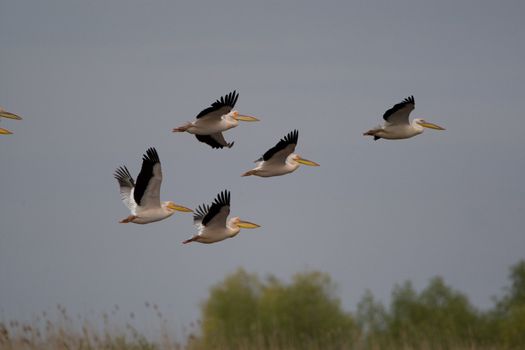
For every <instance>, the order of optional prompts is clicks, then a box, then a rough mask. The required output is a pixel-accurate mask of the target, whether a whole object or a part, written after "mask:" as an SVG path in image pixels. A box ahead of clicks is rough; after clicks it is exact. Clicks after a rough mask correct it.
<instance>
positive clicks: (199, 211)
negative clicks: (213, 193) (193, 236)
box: [193, 203, 210, 222]
mask: <svg viewBox="0 0 525 350" xmlns="http://www.w3.org/2000/svg"><path fill="white" fill-rule="evenodd" d="M209 211H210V206H209V205H206V204H205V203H203V204H201V205H199V206H198V207H197V208H196V209H195V214H193V221H194V222H195V221H199V220H202V219H203V218H204V217H205V216H206V214H208V212H209Z"/></svg>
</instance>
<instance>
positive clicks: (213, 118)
mask: <svg viewBox="0 0 525 350" xmlns="http://www.w3.org/2000/svg"><path fill="white" fill-rule="evenodd" d="M238 98H239V94H238V93H236V92H235V91H233V92H230V93H229V94H228V95H225V96H222V97H221V98H220V100H217V101H215V102H213V103H212V104H211V106H210V107H208V108H206V109H204V110H202V111H201V112H200V113H199V114H197V117H196V120H194V121H193V122H187V123H186V124H184V125H182V126H179V127H178V128H175V129H173V132H184V131H187V132H189V133H190V134H194V135H195V137H197V140H199V141H200V142H204V143H206V144H208V145H210V146H211V147H212V148H223V147H228V148H231V147H232V146H233V142H230V143H228V142H227V141H226V140H225V139H224V136H223V135H222V132H223V131H226V130H229V129H231V128H235V127H236V126H237V125H238V124H239V121H244V122H256V121H259V119H257V118H255V117H251V116H249V115H241V114H239V112H237V111H236V110H233V107H235V103H236V102H237V99H238Z"/></svg>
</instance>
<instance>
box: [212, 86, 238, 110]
mask: <svg viewBox="0 0 525 350" xmlns="http://www.w3.org/2000/svg"><path fill="white" fill-rule="evenodd" d="M238 99H239V93H238V92H237V91H236V90H233V91H232V92H230V93H228V94H226V95H224V96H221V97H220V98H219V99H217V101H215V102H214V103H212V106H214V107H215V106H219V107H220V106H228V107H231V108H233V107H235V104H236V103H237V100H238Z"/></svg>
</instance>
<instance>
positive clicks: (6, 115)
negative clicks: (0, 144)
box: [0, 107, 22, 135]
mask: <svg viewBox="0 0 525 350" xmlns="http://www.w3.org/2000/svg"><path fill="white" fill-rule="evenodd" d="M0 118H7V119H15V120H21V119H22V118H21V117H20V116H18V115H16V114H13V113H10V112H8V111H6V110H5V109H3V108H2V107H0ZM10 134H12V132H11V131H9V130H7V129H3V128H0V135H10Z"/></svg>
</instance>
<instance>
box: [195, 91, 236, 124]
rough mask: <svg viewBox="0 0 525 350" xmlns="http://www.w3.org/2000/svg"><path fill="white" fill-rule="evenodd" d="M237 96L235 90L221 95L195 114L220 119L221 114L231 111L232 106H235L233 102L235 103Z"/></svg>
mask: <svg viewBox="0 0 525 350" xmlns="http://www.w3.org/2000/svg"><path fill="white" fill-rule="evenodd" d="M238 98H239V94H238V93H237V92H236V91H235V90H234V91H232V92H230V93H229V94H228V95H224V96H221V98H220V99H218V100H217V101H215V102H213V103H212V104H211V106H210V107H208V108H206V109H204V110H202V111H201V112H200V113H199V114H197V117H196V118H197V119H199V118H216V119H220V118H221V117H222V116H223V115H225V114H228V113H230V112H231V110H232V109H233V107H235V103H237V99H238Z"/></svg>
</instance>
